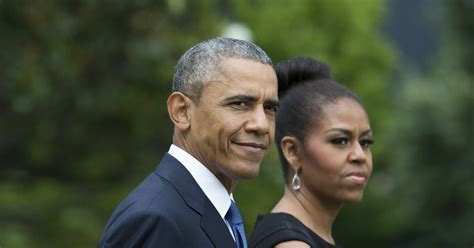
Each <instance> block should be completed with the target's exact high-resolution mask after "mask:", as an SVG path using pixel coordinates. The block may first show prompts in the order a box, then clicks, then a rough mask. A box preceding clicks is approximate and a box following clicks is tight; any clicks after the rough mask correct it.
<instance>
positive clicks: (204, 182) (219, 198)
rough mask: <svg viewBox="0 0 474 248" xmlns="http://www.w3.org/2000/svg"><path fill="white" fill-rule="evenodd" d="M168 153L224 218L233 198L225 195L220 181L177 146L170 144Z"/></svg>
mask: <svg viewBox="0 0 474 248" xmlns="http://www.w3.org/2000/svg"><path fill="white" fill-rule="evenodd" d="M168 153H169V154H170V155H171V156H173V157H175V158H176V159H177V160H178V161H179V162H180V163H181V164H183V166H184V167H185V168H186V169H187V170H188V171H189V173H190V174H191V175H192V177H193V178H194V180H196V182H197V184H198V185H199V187H200V188H201V189H202V191H203V192H204V194H205V195H206V196H207V198H208V199H209V200H210V201H211V203H212V205H214V207H215V208H216V210H217V212H219V215H220V216H221V217H222V218H224V217H225V215H226V213H227V211H228V209H229V207H230V201H231V199H233V196H232V194H229V193H227V190H226V188H225V187H224V185H223V184H222V183H221V181H219V179H217V177H216V176H215V175H214V174H213V173H212V172H211V171H210V170H209V169H208V168H207V167H206V166H204V164H202V163H201V162H199V161H198V160H197V159H196V158H194V157H193V156H192V155H191V154H189V153H188V152H186V151H185V150H183V149H181V148H179V147H178V146H176V145H173V144H172V145H171V146H170V149H169V151H168Z"/></svg>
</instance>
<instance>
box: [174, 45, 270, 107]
mask: <svg viewBox="0 0 474 248" xmlns="http://www.w3.org/2000/svg"><path fill="white" fill-rule="evenodd" d="M224 58H235V59H246V60H251V61H255V62H259V63H262V64H266V65H270V66H272V60H271V59H270V58H269V57H268V56H267V54H266V53H265V52H264V51H263V50H262V49H261V48H260V47H258V46H257V45H255V44H253V43H251V42H248V41H243V40H238V39H233V38H214V39H211V40H207V41H203V42H201V43H198V44H197V45H195V46H193V47H191V48H190V49H189V50H188V51H186V53H184V54H183V56H181V58H180V59H179V60H178V63H177V64H176V71H175V74H174V77H173V84H172V90H173V92H175V91H179V92H182V93H183V94H185V95H187V96H189V97H190V98H191V99H193V101H195V102H199V99H200V96H201V90H202V88H203V87H204V86H205V85H206V84H207V83H209V82H213V81H220V80H223V79H224V78H223V75H222V72H221V71H220V69H219V63H220V62H221V60H222V59H224Z"/></svg>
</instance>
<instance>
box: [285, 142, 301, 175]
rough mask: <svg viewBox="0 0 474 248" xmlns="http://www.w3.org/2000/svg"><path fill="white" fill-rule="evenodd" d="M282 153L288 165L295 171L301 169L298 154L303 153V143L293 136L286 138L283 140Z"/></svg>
mask: <svg viewBox="0 0 474 248" xmlns="http://www.w3.org/2000/svg"><path fill="white" fill-rule="evenodd" d="M280 145H281V151H282V152H283V155H284V156H285V158H286V160H287V161H288V164H289V165H290V167H291V168H292V169H293V170H296V169H301V162H300V158H299V156H298V154H299V153H300V152H301V151H300V149H302V147H301V143H300V142H299V141H298V140H297V139H296V138H295V137H293V136H285V137H283V138H282V139H281V143H280Z"/></svg>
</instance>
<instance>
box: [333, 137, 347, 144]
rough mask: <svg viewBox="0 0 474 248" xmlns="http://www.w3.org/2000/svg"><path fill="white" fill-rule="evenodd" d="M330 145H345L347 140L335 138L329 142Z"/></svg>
mask: <svg viewBox="0 0 474 248" xmlns="http://www.w3.org/2000/svg"><path fill="white" fill-rule="evenodd" d="M331 143H333V144H335V145H347V144H348V143H349V139H348V138H335V139H332V140H331Z"/></svg>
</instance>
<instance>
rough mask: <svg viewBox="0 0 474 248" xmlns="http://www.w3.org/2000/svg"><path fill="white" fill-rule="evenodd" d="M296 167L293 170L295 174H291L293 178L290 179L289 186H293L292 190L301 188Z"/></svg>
mask: <svg viewBox="0 0 474 248" xmlns="http://www.w3.org/2000/svg"><path fill="white" fill-rule="evenodd" d="M298 170H299V168H298V169H296V170H295V175H294V176H293V179H292V180H291V187H293V190H294V191H298V190H299V189H300V188H301V180H300V177H299V176H298Z"/></svg>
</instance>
